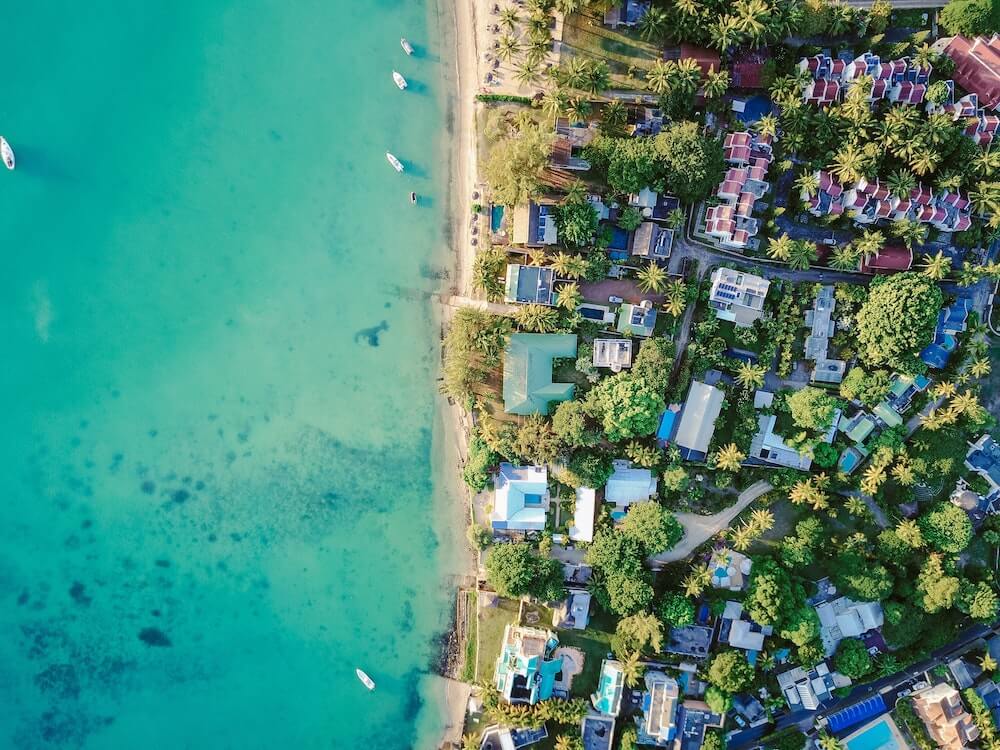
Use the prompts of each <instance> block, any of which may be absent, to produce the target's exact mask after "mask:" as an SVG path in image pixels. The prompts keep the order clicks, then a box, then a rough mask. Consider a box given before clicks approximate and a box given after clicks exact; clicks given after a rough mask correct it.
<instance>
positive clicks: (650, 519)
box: [620, 500, 684, 555]
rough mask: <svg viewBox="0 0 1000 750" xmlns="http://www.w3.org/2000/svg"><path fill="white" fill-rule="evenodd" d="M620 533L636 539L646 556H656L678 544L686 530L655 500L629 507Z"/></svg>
mask: <svg viewBox="0 0 1000 750" xmlns="http://www.w3.org/2000/svg"><path fill="white" fill-rule="evenodd" d="M620 533H622V534H624V535H625V536H628V537H631V538H632V539H634V540H635V541H636V542H637V543H638V544H639V545H640V546H641V547H642V550H643V552H644V553H645V554H646V555H656V554H659V553H660V552H665V551H667V550H668V549H670V548H672V547H673V546H674V545H675V544H677V542H679V541H680V538H681V536H682V535H683V534H684V529H683V528H682V527H681V525H680V524H679V523H678V522H677V519H676V518H674V516H673V514H672V513H669V512H667V511H666V510H665V509H664V507H663V506H662V505H660V504H659V503H658V502H656V501H655V500H648V501H646V502H641V503H633V504H632V505H631V506H630V507H629V509H628V513H627V514H626V515H625V520H624V521H622V524H621V528H620Z"/></svg>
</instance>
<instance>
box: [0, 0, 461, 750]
mask: <svg viewBox="0 0 1000 750" xmlns="http://www.w3.org/2000/svg"><path fill="white" fill-rule="evenodd" d="M446 10H447V9H446V8H439V7H438V5H437V3H436V2H435V0H426V2H417V1H415V0H405V1H404V0H394V1H393V0H380V1H378V2H372V1H370V0H369V1H366V2H347V0H327V1H325V2H316V1H312V0H297V1H296V2H285V1H284V0H249V1H247V2H222V1H221V0H198V1H197V2H195V1H193V0H192V1H191V2H176V1H174V2H165V1H163V0H159V1H156V2H142V3H122V2H110V0H96V1H93V2H88V3H70V2H66V1H65V0H56V1H54V2H46V3H38V4H35V3H23V4H17V5H16V6H9V7H7V8H6V10H5V21H4V23H5V43H4V44H3V45H2V46H0V71H2V75H3V99H2V102H0V134H3V135H5V136H6V137H7V138H8V139H9V140H10V141H11V143H12V145H13V146H14V149H15V151H16V152H17V156H18V168H17V170H16V171H15V172H13V173H8V172H6V171H5V170H2V171H3V174H0V243H2V247H3V261H4V263H3V265H4V268H3V271H2V273H0V326H2V331H3V342H4V350H3V354H2V364H0V413H2V414H3V430H2V431H0V499H2V511H0V518H2V535H0V542H2V543H0V633H2V634H3V635H2V637H0V747H11V748H87V749H102V750H103V749H105V748H129V749H131V748H155V749H158V748H213V749H215V748H293V747H294V748H375V747H378V748H389V749H393V748H410V747H428V746H431V745H432V744H433V743H434V742H435V741H436V739H437V734H438V732H439V731H440V726H441V717H440V706H441V698H440V696H439V695H438V692H437V690H438V688H437V685H436V682H435V679H434V678H432V677H430V676H429V675H430V674H431V672H432V670H431V665H432V663H433V662H434V661H435V660H436V657H437V646H436V643H435V639H436V638H437V636H439V635H440V633H441V632H442V629H443V628H445V627H446V626H447V624H448V620H449V617H448V613H449V609H450V592H449V591H448V589H447V587H446V586H445V583H444V581H445V577H446V574H447V573H448V572H450V571H451V570H453V568H452V565H453V559H454V554H455V553H454V549H455V545H454V538H453V534H454V532H451V531H449V530H448V520H449V519H450V518H451V517H452V516H453V515H454V509H453V508H452V507H449V502H452V501H451V500H450V499H449V497H448V493H447V490H446V487H445V482H444V479H443V478H444V477H445V476H446V474H445V471H444V468H443V467H441V466H439V465H436V463H435V462H436V458H435V449H434V447H433V445H434V441H435V440H436V439H439V437H440V436H439V435H438V434H436V433H435V427H434V425H435V419H434V414H435V412H434V396H433V394H434V387H435V383H434V380H435V377H436V362H437V328H436V325H435V323H434V321H433V319H432V302H431V301H430V300H429V298H428V297H429V294H430V293H432V292H434V291H435V290H437V289H439V288H440V287H441V285H442V283H443V282H442V278H441V277H442V275H443V274H445V273H447V267H448V265H449V264H450V260H449V257H448V254H447V252H446V251H445V246H446V240H447V237H446V236H445V229H444V226H445V218H446V217H445V208H446V203H447V200H446V191H447V163H448V158H447V139H448V135H447V127H448V113H447V102H448V91H449V78H450V77H451V71H452V68H453V57H452V53H451V50H450V47H449V45H448V44H447V41H446V39H445V38H444V36H443V35H445V34H447V33H448V24H449V22H450V19H449V17H448V14H447V13H446V12H445V11H446ZM401 34H406V35H407V36H409V37H410V38H411V39H412V40H413V41H414V42H415V43H416V44H417V46H418V55H417V56H416V57H414V58H407V57H405V55H404V54H403V52H402V50H401V49H400V46H399V37H400V35H401ZM394 67H395V68H398V69H399V70H400V71H401V72H403V73H404V74H405V75H407V76H408V77H409V78H410V80H411V84H412V85H411V90H410V91H408V92H405V93H402V92H400V91H398V90H397V89H396V88H395V86H394V85H393V83H392V80H391V77H390V74H391V70H392V69H393V68H394ZM387 149H388V150H392V151H393V152H395V153H396V154H397V155H398V156H400V157H401V158H402V159H403V160H404V162H406V163H407V165H408V167H409V168H408V173H407V174H406V175H404V176H400V175H397V174H396V173H395V172H393V171H392V170H391V169H390V167H389V165H388V164H387V163H386V160H385V157H384V152H385V151H386V150H387ZM410 190H416V191H417V192H418V193H419V194H421V196H426V197H424V198H422V201H421V204H420V205H418V206H416V207H414V206H411V205H410V204H409V198H408V193H409V191H410ZM437 463H440V462H437ZM358 665H360V666H363V667H364V668H366V669H367V670H368V671H369V672H370V673H371V674H372V676H373V677H374V678H375V680H376V681H377V683H378V689H377V690H376V691H375V692H374V693H369V692H368V691H366V690H365V689H364V688H363V686H362V685H361V684H360V683H359V682H358V680H357V679H356V678H355V676H354V668H355V666H358Z"/></svg>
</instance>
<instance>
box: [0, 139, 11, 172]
mask: <svg viewBox="0 0 1000 750" xmlns="http://www.w3.org/2000/svg"><path fill="white" fill-rule="evenodd" d="M0 157H3V163H4V164H6V165H7V169H13V168H14V149H12V148H11V147H10V144H9V143H7V139H6V138H4V137H3V136H2V135H0Z"/></svg>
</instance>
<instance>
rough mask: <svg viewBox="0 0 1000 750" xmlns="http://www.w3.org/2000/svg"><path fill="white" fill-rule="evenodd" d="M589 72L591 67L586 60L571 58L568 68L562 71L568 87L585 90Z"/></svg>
mask: <svg viewBox="0 0 1000 750" xmlns="http://www.w3.org/2000/svg"><path fill="white" fill-rule="evenodd" d="M589 72H590V66H589V65H588V64H587V60H586V58H583V57H571V58H570V60H569V62H568V63H567V64H566V67H565V68H564V69H563V70H562V72H561V75H562V77H563V79H564V81H565V82H566V85H567V86H569V87H570V88H573V89H583V87H584V86H585V85H586V84H587V74H588V73H589Z"/></svg>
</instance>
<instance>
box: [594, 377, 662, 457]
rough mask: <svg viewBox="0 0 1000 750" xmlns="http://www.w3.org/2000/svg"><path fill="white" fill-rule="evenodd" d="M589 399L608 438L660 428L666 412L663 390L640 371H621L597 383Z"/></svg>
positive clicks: (614, 440) (618, 439)
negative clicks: (662, 414)
mask: <svg viewBox="0 0 1000 750" xmlns="http://www.w3.org/2000/svg"><path fill="white" fill-rule="evenodd" d="M586 403H587V410H588V411H589V413H591V414H593V415H594V416H595V417H596V418H597V419H598V420H599V421H600V422H601V424H602V426H603V428H604V434H605V436H606V437H607V438H608V440H610V441H611V442H612V443H619V442H622V441H623V440H628V439H629V438H634V437H642V436H644V435H651V434H652V433H653V431H654V430H656V426H657V424H658V423H659V419H660V414H661V413H662V412H663V393H662V392H661V391H660V390H659V389H658V388H657V387H656V385H655V384H654V383H650V382H649V381H648V380H647V379H646V378H644V377H642V376H641V375H639V374H636V373H632V372H620V373H618V374H617V375H612V376H611V377H610V378H604V380H602V381H601V382H600V383H598V384H597V385H596V386H594V388H593V390H591V391H590V393H589V394H587V402H586Z"/></svg>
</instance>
